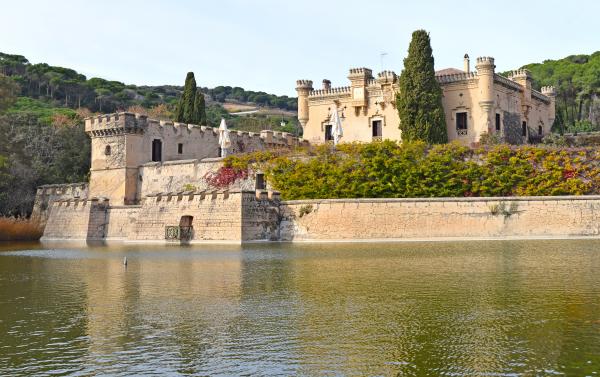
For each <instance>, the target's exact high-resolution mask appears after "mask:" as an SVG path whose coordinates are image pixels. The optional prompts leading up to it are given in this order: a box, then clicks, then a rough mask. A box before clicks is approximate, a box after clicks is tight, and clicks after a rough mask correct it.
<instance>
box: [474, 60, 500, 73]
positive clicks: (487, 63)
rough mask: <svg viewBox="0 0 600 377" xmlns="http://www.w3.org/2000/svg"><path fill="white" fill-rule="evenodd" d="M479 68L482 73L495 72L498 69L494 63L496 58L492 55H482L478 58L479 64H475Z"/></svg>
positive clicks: (478, 70)
mask: <svg viewBox="0 0 600 377" xmlns="http://www.w3.org/2000/svg"><path fill="white" fill-rule="evenodd" d="M475 68H476V69H477V73H479V74H480V75H481V74H486V73H487V74H489V73H490V72H491V73H494V70H495V69H496V65H494V58H492V57H490V56H480V57H478V58H477V65H475Z"/></svg>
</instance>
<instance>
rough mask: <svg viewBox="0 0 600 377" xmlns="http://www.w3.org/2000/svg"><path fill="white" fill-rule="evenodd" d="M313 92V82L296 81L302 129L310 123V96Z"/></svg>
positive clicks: (299, 119)
mask: <svg viewBox="0 0 600 377" xmlns="http://www.w3.org/2000/svg"><path fill="white" fill-rule="evenodd" d="M312 91H313V82H312V81H311V80H298V81H296V93H298V121H299V122H300V125H301V126H302V128H304V126H306V122H308V95H309V94H310V92H312Z"/></svg>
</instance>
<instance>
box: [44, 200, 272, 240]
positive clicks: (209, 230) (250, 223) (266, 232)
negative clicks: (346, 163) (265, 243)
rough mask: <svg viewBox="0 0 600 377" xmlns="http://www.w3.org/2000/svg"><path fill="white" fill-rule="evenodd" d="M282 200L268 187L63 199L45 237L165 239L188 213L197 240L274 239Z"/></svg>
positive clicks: (54, 212)
mask: <svg viewBox="0 0 600 377" xmlns="http://www.w3.org/2000/svg"><path fill="white" fill-rule="evenodd" d="M278 203H279V201H278V196H277V194H274V193H273V192H267V191H264V190H258V191H220V192H217V191H210V192H209V191H205V192H189V193H186V194H183V193H181V194H172V193H161V194H155V195H150V196H147V197H146V198H144V200H143V201H142V204H140V205H117V206H111V205H110V204H109V200H106V199H93V200H61V201H56V202H54V204H53V205H52V208H51V214H50V216H51V221H49V222H48V225H47V226H46V229H45V231H44V236H43V238H42V241H52V240H79V241H126V242H161V243H164V242H166V240H165V227H167V226H179V225H180V221H181V219H182V217H183V216H192V218H193V220H192V226H193V235H192V238H191V239H190V240H188V241H189V242H191V243H196V242H233V243H241V242H243V241H260V240H274V239H277V230H278V229H277V224H278V222H277V219H278V210H279V208H278ZM175 242H179V241H175Z"/></svg>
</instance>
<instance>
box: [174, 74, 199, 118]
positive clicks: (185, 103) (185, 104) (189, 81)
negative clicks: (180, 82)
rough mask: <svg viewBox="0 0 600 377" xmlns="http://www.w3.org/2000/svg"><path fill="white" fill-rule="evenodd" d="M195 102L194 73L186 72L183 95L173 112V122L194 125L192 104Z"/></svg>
mask: <svg viewBox="0 0 600 377" xmlns="http://www.w3.org/2000/svg"><path fill="white" fill-rule="evenodd" d="M195 101H196V79H195V78H194V72H188V74H187V76H186V77H185V86H184V87H183V94H182V95H181V98H180V99H179V103H178V104H177V109H176V110H175V121H176V122H181V123H194V103H195Z"/></svg>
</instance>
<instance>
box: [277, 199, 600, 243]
mask: <svg viewBox="0 0 600 377" xmlns="http://www.w3.org/2000/svg"><path fill="white" fill-rule="evenodd" d="M280 217H281V222H280V224H279V232H280V239H281V240H285V241H359V240H410V239H427V240H430V239H446V238H449V239H469V238H475V239H477V238H539V237H561V238H563V237H598V236H600V196H589V197H582V196H569V197H522V198H514V197H512V198H439V199H436V198H427V199H329V200H304V201H287V202H281V206H280Z"/></svg>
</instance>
